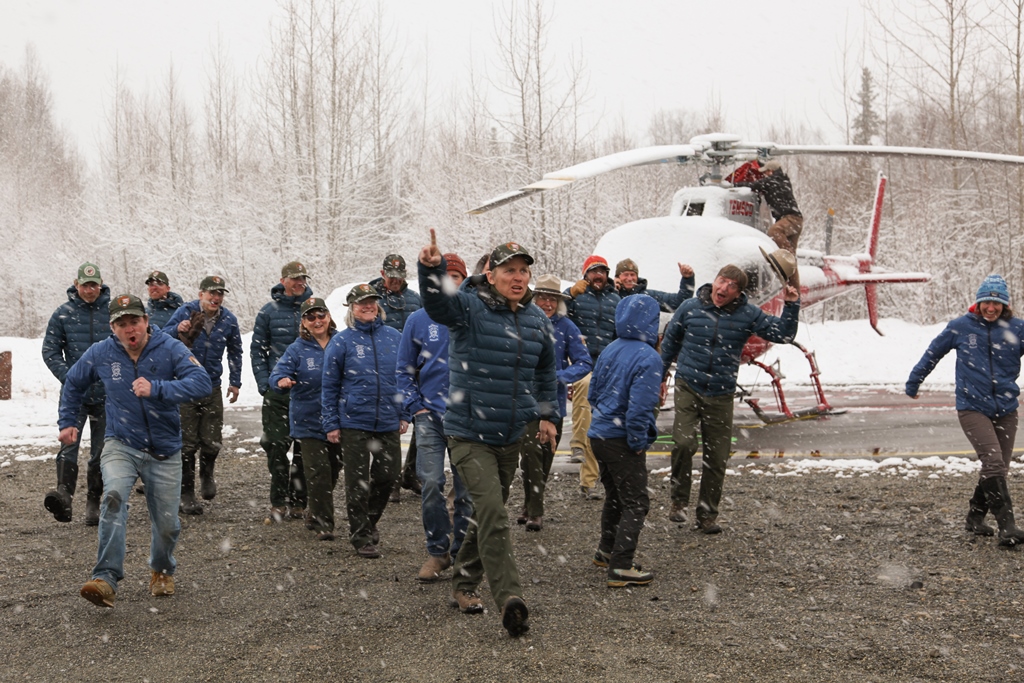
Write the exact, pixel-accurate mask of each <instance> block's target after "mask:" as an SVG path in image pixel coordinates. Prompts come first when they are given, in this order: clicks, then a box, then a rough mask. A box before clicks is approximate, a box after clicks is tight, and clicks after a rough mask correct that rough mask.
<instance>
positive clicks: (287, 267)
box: [281, 261, 309, 278]
mask: <svg viewBox="0 0 1024 683" xmlns="http://www.w3.org/2000/svg"><path fill="white" fill-rule="evenodd" d="M281 277H282V278H286V277H291V278H299V277H304V278H309V272H307V271H306V266H304V265H302V264H301V263H299V262H298V261H292V262H291V263H286V264H284V267H283V268H281Z"/></svg>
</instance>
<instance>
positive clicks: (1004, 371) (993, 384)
mask: <svg viewBox="0 0 1024 683" xmlns="http://www.w3.org/2000/svg"><path fill="white" fill-rule="evenodd" d="M954 349H956V409H957V410H973V411H976V412H979V413H981V414H982V415H985V416H986V417H990V418H997V417H1002V416H1004V415H1007V414H1009V413H1012V412H1013V411H1015V410H1017V396H1018V395H1019V394H1020V387H1018V386H1017V377H1018V376H1019V375H1020V358H1021V355H1024V320H1021V319H1020V318H1010V319H1009V320H1006V319H1002V318H1001V319H999V320H996V321H995V322H992V323H990V322H986V320H985V319H984V318H982V317H981V316H980V315H977V314H976V313H968V314H967V315H962V316H960V317H959V318H957V319H956V320H953V321H952V322H950V323H949V324H948V325H946V329H944V330H942V332H940V333H939V336H937V337H936V338H935V339H934V340H933V341H932V343H931V344H930V345H929V346H928V350H927V351H925V352H924V355H923V356H922V357H921V360H919V361H918V362H917V365H915V366H914V369H913V370H912V371H911V373H910V379H908V380H907V387H906V392H907V395H908V396H917V392H918V389H919V388H920V387H921V382H923V381H924V378H925V377H927V376H928V375H929V373H931V371H932V370H934V369H935V366H936V365H938V363H939V361H940V360H942V357H943V356H945V355H946V354H947V353H949V352H950V351H952V350H954Z"/></svg>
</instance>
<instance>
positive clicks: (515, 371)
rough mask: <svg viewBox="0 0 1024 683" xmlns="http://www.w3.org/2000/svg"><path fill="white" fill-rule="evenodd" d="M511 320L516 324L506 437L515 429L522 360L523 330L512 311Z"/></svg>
mask: <svg viewBox="0 0 1024 683" xmlns="http://www.w3.org/2000/svg"><path fill="white" fill-rule="evenodd" d="M512 320H513V321H514V322H515V324H516V340H517V342H516V362H515V365H513V366H512V415H511V417H509V420H508V436H509V437H511V436H512V432H514V431H515V427H516V406H517V399H518V397H519V362H520V361H521V360H522V358H523V330H522V328H520V327H519V314H518V313H517V312H516V311H512Z"/></svg>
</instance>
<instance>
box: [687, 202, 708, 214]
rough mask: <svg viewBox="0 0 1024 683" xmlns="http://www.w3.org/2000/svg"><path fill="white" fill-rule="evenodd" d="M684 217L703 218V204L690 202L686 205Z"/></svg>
mask: <svg viewBox="0 0 1024 683" xmlns="http://www.w3.org/2000/svg"><path fill="white" fill-rule="evenodd" d="M684 215H686V216H703V215H704V202H691V203H690V204H687V205H686V213H685V214H684Z"/></svg>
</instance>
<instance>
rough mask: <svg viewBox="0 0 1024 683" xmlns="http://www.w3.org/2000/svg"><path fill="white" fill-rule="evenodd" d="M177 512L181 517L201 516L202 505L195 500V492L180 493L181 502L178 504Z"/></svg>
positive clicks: (184, 491) (183, 491)
mask: <svg viewBox="0 0 1024 683" xmlns="http://www.w3.org/2000/svg"><path fill="white" fill-rule="evenodd" d="M178 510H179V511H180V512H181V514H183V515H201V514H203V505H202V503H200V502H199V501H198V500H196V492H195V491H186V490H184V489H182V491H181V502H180V503H178Z"/></svg>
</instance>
